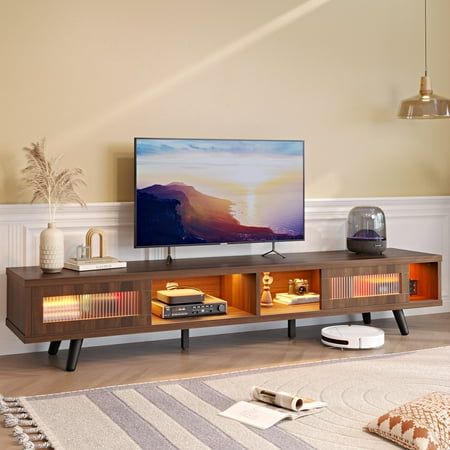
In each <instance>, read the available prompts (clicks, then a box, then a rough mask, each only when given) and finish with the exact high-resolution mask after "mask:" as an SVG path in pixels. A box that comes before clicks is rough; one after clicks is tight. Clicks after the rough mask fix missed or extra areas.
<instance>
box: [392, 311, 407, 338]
mask: <svg viewBox="0 0 450 450" xmlns="http://www.w3.org/2000/svg"><path fill="white" fill-rule="evenodd" d="M392 312H393V313H394V317H395V321H396V322H397V325H398V329H399V330H400V333H401V334H402V335H403V336H406V335H407V334H409V329H408V324H407V322H406V317H405V313H404V312H403V309H397V310H395V311H392Z"/></svg>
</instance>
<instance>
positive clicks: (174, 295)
mask: <svg viewBox="0 0 450 450" xmlns="http://www.w3.org/2000/svg"><path fill="white" fill-rule="evenodd" d="M156 297H157V299H158V300H159V301H161V302H163V303H167V304H168V305H180V304H186V303H199V302H202V301H203V300H204V299H205V294H204V293H203V292H202V291H198V290H197V289H182V288H180V289H166V290H160V291H156Z"/></svg>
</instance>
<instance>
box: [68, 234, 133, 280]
mask: <svg viewBox="0 0 450 450" xmlns="http://www.w3.org/2000/svg"><path fill="white" fill-rule="evenodd" d="M96 234H97V235H98V237H99V248H98V256H93V255H94V251H93V245H92V242H93V238H94V236H95V235H96ZM105 241H106V239H105V234H104V232H103V230H101V229H100V228H90V229H89V230H88V232H87V233H86V237H85V244H84V245H83V244H81V245H79V246H78V247H77V256H76V257H75V258H69V259H68V260H67V261H66V262H65V263H64V267H65V268H66V269H70V270H77V271H79V272H81V271H84V270H101V269H119V268H122V267H126V266H127V263H126V261H120V260H119V259H118V258H114V257H112V256H106V244H105Z"/></svg>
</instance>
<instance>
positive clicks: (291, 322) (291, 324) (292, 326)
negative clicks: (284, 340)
mask: <svg viewBox="0 0 450 450" xmlns="http://www.w3.org/2000/svg"><path fill="white" fill-rule="evenodd" d="M295 330H296V328H295V319H289V320H288V337H289V339H295Z"/></svg>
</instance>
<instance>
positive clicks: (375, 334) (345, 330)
mask: <svg viewBox="0 0 450 450" xmlns="http://www.w3.org/2000/svg"><path fill="white" fill-rule="evenodd" d="M321 338H322V344H325V345H328V346H330V347H336V348H352V349H368V348H378V347H382V346H383V345H384V331H383V330H380V329H379V328H375V327H368V326H365V325H334V326H332V327H325V328H322V330H321Z"/></svg>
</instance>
